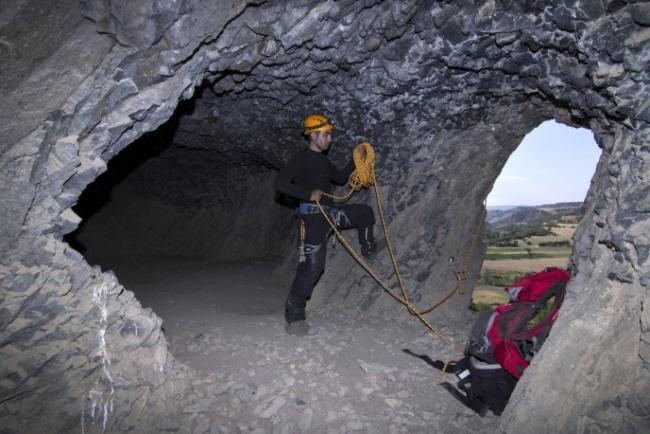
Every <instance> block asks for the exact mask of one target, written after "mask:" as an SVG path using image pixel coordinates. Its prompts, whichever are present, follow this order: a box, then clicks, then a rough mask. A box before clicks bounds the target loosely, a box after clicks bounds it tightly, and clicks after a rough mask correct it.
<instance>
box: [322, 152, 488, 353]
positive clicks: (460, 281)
mask: <svg viewBox="0 0 650 434" xmlns="http://www.w3.org/2000/svg"><path fill="white" fill-rule="evenodd" d="M361 149H364V150H365V156H364V155H363V154H362V153H361ZM352 158H353V160H354V165H355V170H354V171H353V172H352V174H351V175H350V177H349V179H348V184H349V186H350V191H349V192H348V193H347V194H346V195H344V196H335V195H331V194H327V193H323V194H324V195H325V196H327V197H330V198H332V199H334V200H336V201H345V200H347V199H349V198H350V196H352V194H353V193H354V192H355V191H358V190H360V189H361V188H367V187H372V188H373V190H374V192H375V199H376V202H377V209H378V211H379V217H380V220H381V225H382V229H383V232H384V238H385V240H386V247H387V249H388V253H389V256H390V260H391V263H392V265H393V271H394V273H395V276H396V277H397V282H398V283H399V287H400V292H401V294H398V293H396V292H394V291H393V290H392V289H391V288H390V287H389V286H388V285H387V284H386V282H385V281H384V280H383V279H382V278H381V277H379V275H377V273H375V271H374V270H372V268H370V266H369V265H368V263H367V262H366V261H365V260H364V259H363V258H362V257H361V256H359V254H358V253H357V252H356V251H355V250H354V248H353V247H352V245H351V244H350V243H349V242H348V241H347V240H346V239H345V237H343V235H342V234H341V232H340V231H339V230H338V229H337V227H336V225H335V224H334V222H333V221H332V220H331V219H330V217H329V216H328V215H327V213H326V212H325V210H324V209H323V207H322V206H321V204H320V201H318V200H317V201H316V204H317V205H318V208H319V209H320V212H321V214H322V215H323V217H324V218H325V220H326V221H327V223H328V224H329V225H330V226H331V228H332V229H333V230H334V233H335V234H336V237H337V238H338V239H339V240H340V241H341V243H342V244H343V245H344V246H345V248H346V249H347V250H348V251H349V252H350V254H351V255H352V257H353V258H354V259H355V260H356V261H357V262H358V263H359V265H361V267H362V268H363V269H364V270H365V271H366V272H367V273H368V274H369V275H370V276H371V277H372V278H373V279H375V281H376V282H377V283H378V284H379V286H380V287H381V288H382V289H383V290H384V291H385V292H386V293H388V294H389V295H390V296H391V297H393V298H394V299H395V300H397V301H398V302H400V303H401V304H402V305H404V306H405V307H406V309H407V310H408V312H409V313H410V314H411V315H413V316H415V317H417V318H418V319H419V320H420V322H422V324H424V325H425V326H426V327H427V329H429V331H430V332H431V333H433V334H434V335H436V336H437V337H438V338H440V339H441V340H443V341H444V342H446V343H448V344H452V345H453V343H452V342H451V340H450V339H449V338H448V337H447V336H445V335H444V334H442V332H440V331H439V330H438V329H436V328H435V327H434V326H433V325H432V324H431V323H430V322H429V321H427V319H426V318H424V315H426V314H428V313H430V312H432V311H433V310H435V309H436V308H437V307H439V306H441V305H442V304H443V303H445V302H446V301H447V300H449V299H450V298H451V296H452V295H454V293H456V291H460V293H464V290H465V280H466V275H467V272H466V270H467V268H468V266H469V259H470V257H471V255H472V253H473V251H474V248H475V247H476V242H477V241H478V237H479V234H480V231H481V226H482V224H483V217H484V216H482V217H481V220H480V223H479V226H478V228H477V231H476V234H475V236H474V239H473V241H472V244H471V246H470V249H469V251H468V252H467V253H466V255H465V260H464V262H463V266H464V269H463V271H462V272H460V273H454V274H455V276H456V285H455V286H454V288H453V289H452V290H451V291H449V293H448V294H447V295H445V296H444V297H443V298H442V299H441V300H440V301H438V302H436V303H434V304H433V305H432V306H431V307H429V308H427V309H423V310H419V309H417V308H416V307H415V306H414V305H413V304H412V303H411V301H410V300H409V296H408V291H407V290H406V287H405V286H404V282H403V280H402V275H401V274H400V271H399V267H398V265H397V261H396V259H395V253H394V251H393V246H392V243H391V241H390V237H389V235H388V228H387V225H386V220H385V218H384V210H383V207H382V205H381V195H380V193H379V189H378V188H377V185H376V184H377V183H376V178H375V150H374V149H373V147H372V146H371V145H370V143H368V142H363V143H360V144H358V145H357V146H355V148H354V150H353V152H352ZM484 212H485V211H484ZM454 347H455V348H456V349H457V350H459V351H460V352H461V353H462V352H464V348H460V347H458V346H456V345H454Z"/></svg>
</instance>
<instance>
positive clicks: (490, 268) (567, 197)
mask: <svg viewBox="0 0 650 434" xmlns="http://www.w3.org/2000/svg"><path fill="white" fill-rule="evenodd" d="M600 155H601V150H600V148H599V147H598V145H597V144H596V142H595V140H594V137H593V133H592V132H591V131H590V130H588V129H586V128H581V127H569V126H567V125H565V124H562V123H558V122H555V121H554V120H548V121H545V122H543V123H541V124H540V125H539V126H537V127H536V128H534V129H533V130H532V131H531V132H530V133H528V134H527V135H526V136H525V137H524V139H523V140H522V142H521V144H520V145H519V146H518V147H517V149H515V151H514V152H513V153H512V154H511V155H510V156H509V157H508V160H507V162H506V163H505V165H504V166H503V168H502V170H501V172H500V173H499V176H498V177H497V179H496V180H495V182H494V185H493V187H492V190H491V191H490V193H489V194H488V197H487V199H486V207H487V214H486V218H485V225H486V234H485V242H486V244H487V251H486V254H485V259H484V261H483V265H482V268H481V277H480V279H479V282H478V284H477V286H476V288H475V290H474V294H473V303H472V308H474V309H482V308H484V307H486V306H487V305H490V304H500V303H507V302H508V297H507V294H506V293H505V292H504V291H503V289H502V288H503V287H506V286H509V285H510V284H511V283H512V282H513V281H514V280H515V279H517V278H519V277H522V276H524V275H529V274H533V273H536V272H540V271H542V270H544V269H545V268H547V267H558V268H562V269H567V268H568V267H569V266H570V263H569V258H570V256H571V254H572V249H573V241H572V239H573V235H574V233H575V232H576V230H577V229H578V226H579V223H580V220H581V218H582V215H583V213H584V209H585V199H586V196H587V192H588V190H589V186H590V184H591V182H592V178H593V176H594V173H595V170H596V165H597V163H598V160H599V159H600Z"/></svg>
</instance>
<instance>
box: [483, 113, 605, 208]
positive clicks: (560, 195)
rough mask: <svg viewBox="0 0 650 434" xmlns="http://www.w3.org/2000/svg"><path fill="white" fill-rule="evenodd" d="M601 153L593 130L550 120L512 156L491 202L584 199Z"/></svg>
mask: <svg viewBox="0 0 650 434" xmlns="http://www.w3.org/2000/svg"><path fill="white" fill-rule="evenodd" d="M600 153H601V151H600V148H599V147H598V145H597V144H596V141H595V140H594V136H593V133H592V132H591V131H589V130H587V129H584V128H572V127H569V126H566V125H563V124H559V123H557V122H555V121H546V122H544V123H542V124H541V125H540V126H539V127H537V128H535V129H534V130H533V131H531V132H530V133H528V135H527V136H526V137H524V140H523V141H522V142H521V144H520V145H519V147H517V149H515V151H514V152H513V153H512V155H510V158H509V159H508V161H507V163H506V165H505V166H504V168H503V170H502V171H501V174H500V175H499V177H498V178H497V180H496V182H495V183H494V187H493V188H492V191H491V192H490V194H489V195H488V197H487V205H488V206H506V205H545V204H550V203H557V202H582V201H584V200H585V196H586V195H587V190H588V189H589V183H590V182H591V177H592V176H593V174H594V171H595V170H596V163H598V158H600Z"/></svg>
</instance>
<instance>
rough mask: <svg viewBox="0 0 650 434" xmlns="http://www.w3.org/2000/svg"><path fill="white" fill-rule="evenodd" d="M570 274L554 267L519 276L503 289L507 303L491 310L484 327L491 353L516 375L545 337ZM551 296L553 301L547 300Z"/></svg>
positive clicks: (519, 373) (555, 314)
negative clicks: (508, 299) (507, 297)
mask: <svg viewBox="0 0 650 434" xmlns="http://www.w3.org/2000/svg"><path fill="white" fill-rule="evenodd" d="M570 277H571V276H570V275H569V273H567V272H566V271H564V270H562V269H560V268H555V267H551V268H547V269H545V270H544V271H541V272H539V273H537V274H534V275H532V276H527V277H522V278H520V279H518V280H516V281H515V282H514V283H513V284H512V285H511V286H509V287H507V288H506V289H505V290H506V292H507V293H508V295H509V296H510V303H508V304H505V305H501V306H497V307H495V308H494V309H493V310H492V315H491V318H490V320H489V323H488V324H489V326H488V327H487V329H486V332H487V333H486V337H487V340H488V341H489V342H490V345H491V347H492V355H493V357H494V360H495V361H496V362H497V363H499V364H500V365H501V366H502V367H503V369H505V370H506V371H508V372H510V373H511V374H512V375H514V376H515V378H519V377H521V374H522V373H523V372H524V370H525V369H526V368H527V367H528V364H529V362H530V360H531V359H532V358H533V356H534V355H535V354H536V353H537V351H539V348H540V347H541V346H542V343H543V342H544V340H546V337H547V336H548V333H549V331H550V329H551V326H552V325H553V323H554V322H555V319H556V318H557V314H558V311H559V309H560V306H561V305H562V302H563V301H564V294H565V287H566V283H567V282H568V281H569V279H570ZM553 297H555V298H554V300H553V301H552V303H547V302H549V300H550V299H551V298H553Z"/></svg>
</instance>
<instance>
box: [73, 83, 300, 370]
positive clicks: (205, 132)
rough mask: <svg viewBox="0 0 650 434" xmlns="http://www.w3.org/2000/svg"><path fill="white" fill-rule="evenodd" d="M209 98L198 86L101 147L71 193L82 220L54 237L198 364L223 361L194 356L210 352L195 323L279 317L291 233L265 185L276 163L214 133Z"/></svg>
mask: <svg viewBox="0 0 650 434" xmlns="http://www.w3.org/2000/svg"><path fill="white" fill-rule="evenodd" d="M206 93H210V95H211V97H208V98H212V101H210V100H209V101H208V102H205V101H204V99H203V100H202V99H201V98H202V95H205V94H206ZM214 97H215V96H214V94H212V93H211V91H210V90H209V89H208V90H206V88H205V87H200V88H198V89H197V91H196V93H195V96H194V98H192V99H190V100H185V101H181V102H180V103H179V105H178V107H177V108H176V110H175V112H174V114H173V115H172V116H171V118H170V119H169V120H168V121H167V122H165V123H164V124H162V125H161V126H160V127H159V128H157V129H155V130H154V131H151V132H148V133H145V134H144V135H142V136H141V137H140V138H138V139H137V140H135V141H134V142H133V143H131V144H129V145H128V146H127V147H126V148H124V149H123V150H122V151H120V152H119V153H118V154H117V155H115V156H113V157H112V158H111V159H110V161H109V162H108V164H107V170H106V172H104V173H103V174H102V175H100V176H99V177H98V178H97V179H96V180H95V181H94V182H93V183H91V184H89V185H88V186H87V188H86V189H85V190H84V191H83V193H82V195H81V196H80V198H79V201H78V203H77V204H76V205H75V207H74V211H75V213H77V214H78V215H79V216H80V217H81V219H82V222H81V224H80V225H79V227H78V229H77V230H76V231H75V232H73V233H71V234H68V235H67V236H66V237H65V239H64V241H66V242H67V243H69V244H70V245H71V247H73V248H75V249H76V250H77V251H79V252H80V253H82V254H83V255H84V257H85V258H86V260H87V261H88V262H89V263H90V264H91V265H98V266H100V267H101V268H102V269H103V270H112V271H113V272H115V274H116V275H117V277H118V279H119V281H120V283H121V284H123V285H124V286H125V288H127V289H128V290H130V291H133V293H134V294H135V296H136V297H137V299H138V301H140V302H141V303H142V305H143V306H144V307H148V308H151V309H153V311H154V312H155V313H156V314H158V315H159V316H160V317H161V319H162V320H163V329H164V330H165V335H166V337H167V339H168V341H169V342H170V349H171V351H172V352H173V353H174V354H175V356H177V357H178V359H179V360H180V361H183V362H186V363H188V364H189V365H190V366H192V367H194V368H197V369H199V370H203V371H205V372H215V371H219V370H220V369H226V370H228V369H230V368H233V369H234V367H235V366H230V367H228V366H224V365H215V364H214V363H210V362H209V360H208V361H207V362H206V361H205V360H203V359H205V357H203V356H205V355H206V354H212V351H208V352H207V353H199V349H198V347H197V345H196V341H197V340H200V339H201V337H202V336H205V334H206V333H209V332H210V331H212V332H214V333H221V332H220V330H222V329H223V328H224V327H229V326H230V325H231V324H232V323H233V322H237V323H239V324H243V323H245V322H246V320H243V321H242V320H241V318H246V317H250V318H254V317H256V316H258V317H259V316H261V317H267V319H268V318H269V317H270V318H273V319H274V320H276V319H277V322H278V323H281V319H282V318H283V317H282V311H283V308H284V299H285V298H286V291H287V287H288V285H289V283H290V279H291V277H292V276H290V275H287V272H286V269H287V268H288V265H287V264H286V262H287V261H286V257H287V253H288V252H289V250H291V248H292V247H293V245H294V243H295V240H294V238H295V237H294V232H295V231H294V230H293V229H294V225H295V221H294V220H295V218H294V212H293V210H292V208H291V204H290V203H287V202H286V200H284V199H283V198H282V197H279V196H278V195H276V194H275V191H274V189H273V181H274V179H275V176H276V174H277V169H278V168H277V167H276V163H275V162H273V161H272V160H271V161H269V159H267V158H265V156H264V154H263V153H261V152H259V151H258V149H257V146H258V145H257V144H252V145H250V144H249V145H247V144H246V142H247V140H248V138H247V137H245V136H246V131H230V132H228V133H227V134H224V135H221V134H220V131H223V130H222V128H224V127H222V126H221V125H219V123H220V120H221V117H222V116H228V113H225V114H223V115H222V114H220V113H217V108H215V107H214V106H213V105H211V104H212V102H214ZM226 122H227V121H226ZM297 136H298V137H297V140H296V142H298V143H300V139H301V138H300V135H297ZM242 144H243V145H242ZM288 274H291V273H290V272H289V273H288ZM249 327H250V326H249ZM245 328H246V326H243V328H242V330H243V329H245ZM242 330H237V331H236V333H243V331H242ZM208 359H209V358H208Z"/></svg>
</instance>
